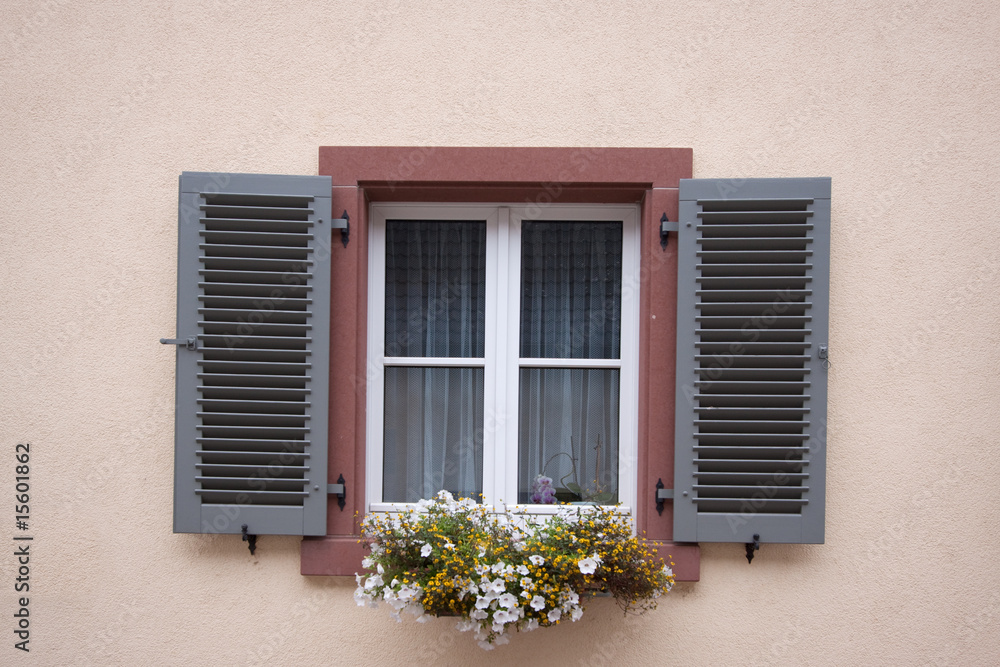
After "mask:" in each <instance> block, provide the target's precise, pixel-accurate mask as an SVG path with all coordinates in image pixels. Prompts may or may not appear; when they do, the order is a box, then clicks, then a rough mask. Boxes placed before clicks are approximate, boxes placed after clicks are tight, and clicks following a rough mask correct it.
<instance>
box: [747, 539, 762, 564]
mask: <svg viewBox="0 0 1000 667" xmlns="http://www.w3.org/2000/svg"><path fill="white" fill-rule="evenodd" d="M755 551H760V535H759V534H758V533H754V534H753V542H747V562H748V563H752V562H753V552H755Z"/></svg>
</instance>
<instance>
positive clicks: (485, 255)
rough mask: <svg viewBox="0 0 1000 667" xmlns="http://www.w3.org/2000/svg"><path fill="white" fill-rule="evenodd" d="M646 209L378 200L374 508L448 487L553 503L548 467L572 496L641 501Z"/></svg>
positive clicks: (372, 288)
mask: <svg viewBox="0 0 1000 667" xmlns="http://www.w3.org/2000/svg"><path fill="white" fill-rule="evenodd" d="M638 218H639V212H638V207H636V206H634V205H615V206H609V205H590V206H580V205H572V206H571V205H550V206H546V207H544V208H542V207H537V206H535V207H530V208H529V207H525V206H523V205H522V206H516V205H509V206H467V205H460V206H459V205H456V206H445V205H429V204H398V203H391V204H379V203H376V204H373V205H372V210H371V217H370V251H369V275H370V279H369V310H368V312H369V337H368V358H369V360H370V362H371V363H374V364H375V366H376V367H377V368H378V369H380V372H376V373H373V374H371V379H372V382H371V384H370V385H369V391H368V411H367V413H368V426H367V433H368V437H367V441H368V443H370V446H369V447H368V448H367V460H368V468H367V469H368V471H369V474H368V481H367V486H368V493H369V501H370V502H369V507H370V508H371V509H373V510H386V509H390V508H392V507H394V504H396V503H408V502H415V501H416V500H418V499H420V498H427V497H430V496H431V495H433V494H434V493H436V492H437V491H438V490H439V489H442V488H444V489H448V490H450V491H452V492H453V493H456V494H460V495H465V496H473V497H478V495H479V494H482V495H483V498H484V500H485V501H486V502H487V503H491V504H493V503H499V502H505V503H507V504H515V503H516V504H519V505H531V506H532V511H536V512H538V511H545V510H546V509H547V508H552V507H554V506H553V505H547V504H539V500H540V498H539V497H538V496H537V494H536V493H535V491H536V490H537V487H534V484H535V480H536V477H538V476H539V475H542V474H544V475H546V476H548V477H550V478H552V479H553V480H554V482H555V487H556V489H557V491H558V493H559V495H560V499H561V500H578V501H591V502H600V503H608V504H612V503H616V502H619V501H621V502H623V503H624V504H625V505H626V506H628V507H631V506H632V505H634V503H635V470H636V456H637V439H638V435H637V430H638V429H637V411H636V410H635V406H636V404H637V395H638V377H637V375H638V374H637V359H638V313H639V293H638V286H639V280H638V272H639V230H638ZM533 487H534V488H533ZM533 495H535V498H534V499H533V498H532V496H533Z"/></svg>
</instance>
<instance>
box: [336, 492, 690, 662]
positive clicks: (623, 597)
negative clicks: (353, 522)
mask: <svg viewBox="0 0 1000 667" xmlns="http://www.w3.org/2000/svg"><path fill="white" fill-rule="evenodd" d="M363 530H364V536H365V538H366V540H367V542H368V545H369V547H370V549H371V555H370V556H369V557H367V558H366V559H365V561H364V565H365V567H366V568H368V569H369V572H368V573H366V574H359V575H358V576H357V580H358V589H357V591H356V592H355V599H356V600H357V602H358V604H359V605H365V604H372V605H375V604H377V603H379V602H385V603H387V604H388V605H389V606H390V607H391V608H392V610H393V611H392V614H393V616H395V618H396V619H397V620H400V612H403V611H406V612H409V613H412V614H413V615H415V616H416V617H417V618H418V620H421V619H422V617H423V616H424V615H431V616H460V617H461V618H462V620H461V621H460V622H459V624H458V629H459V630H462V631H470V630H474V631H475V636H476V639H477V640H479V645H480V646H481V647H482V648H484V649H487V650H489V649H492V648H494V647H495V646H497V645H500V644H505V643H507V641H508V638H509V635H510V634H511V633H512V632H515V631H530V630H534V629H536V628H539V627H549V626H552V625H558V624H559V623H561V622H562V621H564V620H567V619H568V620H570V621H574V622H575V621H577V620H578V619H579V618H580V617H581V616H582V615H583V611H584V606H583V602H584V600H585V599H586V598H587V597H590V596H591V594H592V593H594V592H597V594H602V592H603V594H606V595H609V596H611V597H614V598H615V600H616V601H617V602H618V603H619V605H620V606H621V607H622V608H623V609H624V610H625V611H636V612H640V613H641V612H643V611H646V610H647V609H652V608H654V607H655V606H656V599H657V598H658V597H659V596H660V595H662V594H663V593H665V592H667V591H669V590H670V589H671V587H672V586H673V573H672V571H671V569H670V566H669V565H667V564H664V562H663V561H662V560H660V559H658V558H656V557H655V556H654V553H655V552H652V551H651V550H650V549H649V548H648V547H647V546H646V544H645V542H644V541H642V540H640V539H638V538H636V537H635V536H633V535H632V528H631V524H630V521H629V518H628V517H627V516H624V515H622V514H621V513H619V512H618V511H617V509H616V508H614V507H606V506H605V507H602V506H593V505H591V506H570V505H564V506H562V507H561V508H560V510H559V511H558V513H557V514H556V515H555V516H549V517H547V518H546V520H541V519H540V518H538V517H532V516H531V515H527V514H523V513H515V512H511V511H505V512H502V513H494V511H493V510H492V509H491V508H489V507H485V506H483V505H479V504H477V503H475V502H474V501H472V500H471V499H467V498H466V499H461V500H457V501H456V500H455V499H454V498H452V496H451V494H449V493H447V492H445V491H442V492H440V493H438V494H437V496H436V497H435V498H434V499H433V500H422V501H420V503H418V504H417V508H416V509H414V510H409V511H406V512H403V513H401V514H398V515H387V514H372V515H369V516H368V517H367V518H366V519H365V521H364V523H363Z"/></svg>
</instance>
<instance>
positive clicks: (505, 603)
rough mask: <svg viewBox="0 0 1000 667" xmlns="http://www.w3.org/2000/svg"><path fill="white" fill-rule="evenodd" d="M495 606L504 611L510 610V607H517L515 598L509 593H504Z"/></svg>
mask: <svg viewBox="0 0 1000 667" xmlns="http://www.w3.org/2000/svg"><path fill="white" fill-rule="evenodd" d="M497 604H499V605H500V606H501V607H503V608H504V609H510V608H511V607H514V606H517V598H516V597H514V596H513V595H511V594H510V593H504V594H503V595H501V596H500V597H499V598H498V599H497Z"/></svg>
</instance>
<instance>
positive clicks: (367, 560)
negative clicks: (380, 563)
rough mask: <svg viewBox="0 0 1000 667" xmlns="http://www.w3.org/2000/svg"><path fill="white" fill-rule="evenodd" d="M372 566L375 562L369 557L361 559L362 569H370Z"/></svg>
mask: <svg viewBox="0 0 1000 667" xmlns="http://www.w3.org/2000/svg"><path fill="white" fill-rule="evenodd" d="M374 564H375V561H373V560H372V559H371V558H370V557H369V556H365V557H364V558H362V559H361V567H363V568H366V569H371V566H372V565H374Z"/></svg>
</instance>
